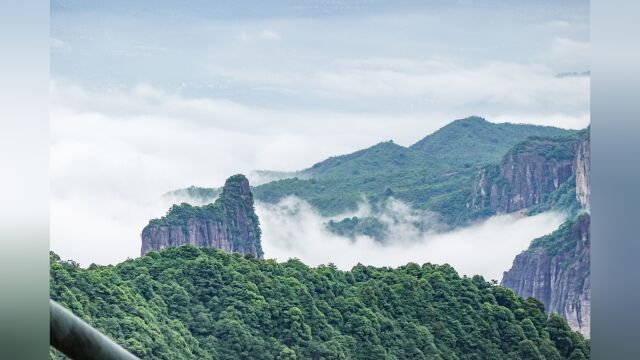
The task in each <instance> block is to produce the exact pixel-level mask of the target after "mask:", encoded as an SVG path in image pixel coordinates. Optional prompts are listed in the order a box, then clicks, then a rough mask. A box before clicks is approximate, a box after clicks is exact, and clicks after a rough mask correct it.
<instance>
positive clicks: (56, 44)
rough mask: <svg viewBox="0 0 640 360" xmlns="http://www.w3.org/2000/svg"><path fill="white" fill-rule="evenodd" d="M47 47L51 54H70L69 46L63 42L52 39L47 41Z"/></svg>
mask: <svg viewBox="0 0 640 360" xmlns="http://www.w3.org/2000/svg"><path fill="white" fill-rule="evenodd" d="M49 46H50V48H51V51H52V52H55V53H69V52H71V45H69V43H67V42H66V41H64V40H61V39H58V38H54V37H52V38H51V39H50V40H49Z"/></svg>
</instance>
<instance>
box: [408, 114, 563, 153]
mask: <svg viewBox="0 0 640 360" xmlns="http://www.w3.org/2000/svg"><path fill="white" fill-rule="evenodd" d="M571 133H572V131H567V130H563V129H558V128H555V127H551V126H536V125H525V124H510V123H503V124H492V123H489V122H487V121H486V120H484V119H483V118H480V117H477V116H473V117H469V118H466V119H461V120H456V121H454V122H452V123H450V124H449V125H447V126H445V127H443V128H442V129H440V130H438V131H436V132H435V133H433V134H432V135H429V136H427V137H425V138H424V139H422V140H420V141H419V142H417V143H415V144H414V145H412V146H411V149H414V150H420V151H422V152H424V153H427V154H429V155H430V156H433V157H435V158H437V159H441V160H446V161H450V162H468V163H471V164H482V163H494V162H498V161H500V159H501V158H502V156H503V155H504V154H506V153H507V151H509V150H510V149H511V148H512V147H513V146H514V145H516V144H517V143H519V142H521V141H524V140H525V139H527V138H528V137H531V136H539V137H558V136H564V135H568V134H571Z"/></svg>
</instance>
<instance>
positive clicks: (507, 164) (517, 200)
mask: <svg viewBox="0 0 640 360" xmlns="http://www.w3.org/2000/svg"><path fill="white" fill-rule="evenodd" d="M588 152H589V129H588V128H587V129H585V130H582V131H580V132H577V133H574V134H571V135H569V136H564V137H531V138H529V139H527V140H525V141H523V142H521V143H519V144H517V145H516V146H515V147H513V148H512V149H511V150H510V151H509V152H508V153H507V154H506V155H505V156H504V157H503V159H502V162H501V163H500V164H496V165H489V166H486V167H485V168H484V169H483V170H482V171H480V172H479V174H478V175H477V177H476V181H475V182H474V186H473V197H472V200H471V207H472V208H475V209H486V210H488V211H489V212H491V213H510V212H515V211H519V210H523V209H531V210H535V211H538V212H539V211H541V210H550V209H552V208H554V207H558V206H561V207H563V208H564V209H563V210H566V209H573V210H575V209H577V208H579V207H581V206H583V205H584V206H586V204H587V200H588V193H587V191H588V190H587V189H586V187H587V186H588V183H587V180H586V179H587V175H586V173H587V172H588V170H589V169H588V166H589V165H588V163H589V162H588V160H585V157H588V156H589V154H588ZM578 179H579V181H578ZM578 185H580V186H578ZM578 189H580V190H579V191H580V193H581V195H580V197H578V196H577V194H576V191H578ZM534 207H535V208H534Z"/></svg>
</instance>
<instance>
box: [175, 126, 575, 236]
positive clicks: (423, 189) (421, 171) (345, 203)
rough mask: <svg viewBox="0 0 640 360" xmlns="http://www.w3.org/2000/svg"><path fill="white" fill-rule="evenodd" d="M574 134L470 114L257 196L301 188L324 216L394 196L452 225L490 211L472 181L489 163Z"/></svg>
mask: <svg viewBox="0 0 640 360" xmlns="http://www.w3.org/2000/svg"><path fill="white" fill-rule="evenodd" d="M573 133H575V131H573V130H565V129H559V128H555V127H549V126H536V125H523V124H510V123H503V124H494V123H491V122H488V121H486V120H485V119H483V118H480V117H469V118H465V119H460V120H455V121H453V122H451V123H450V124H448V125H446V126H444V127H443V128H441V129H440V130H438V131H436V132H434V133H433V134H431V135H428V136H426V137H425V138H423V139H422V140H420V141H418V142H417V143H415V144H413V145H411V146H409V147H403V146H400V145H397V144H395V143H393V142H392V141H387V142H382V143H379V144H376V145H374V146H372V147H369V148H366V149H363V150H359V151H356V152H354V153H351V154H347V155H341V156H335V157H331V158H329V159H326V160H324V161H321V162H319V163H317V164H315V165H313V166H311V167H310V168H307V169H304V170H300V171H296V172H292V173H271V175H272V176H277V177H285V178H284V179H280V180H276V181H271V182H268V183H266V184H263V185H259V186H256V187H254V188H253V193H254V196H255V198H256V200H259V201H263V202H268V203H275V202H278V201H279V200H281V199H283V198H284V197H286V196H288V195H295V196H298V197H300V198H302V199H304V200H306V201H308V202H309V203H310V204H311V205H312V206H313V207H314V208H315V209H317V210H318V211H319V212H320V213H321V214H323V215H326V216H335V215H338V214H341V213H344V212H346V211H353V210H356V209H357V208H358V205H359V203H360V202H362V200H363V198H364V199H366V200H368V201H369V202H370V203H372V204H373V205H374V208H375V205H376V204H379V203H381V202H382V201H384V200H385V199H387V198H388V197H390V196H393V197H394V198H396V199H398V200H402V201H404V202H406V203H407V204H410V205H411V206H412V207H414V208H415V209H422V210H428V211H434V212H436V213H438V214H439V215H440V217H441V220H442V221H443V222H444V223H446V224H449V225H451V226H456V225H462V224H465V223H468V222H469V221H470V220H474V219H477V218H482V217H484V216H486V215H487V214H486V211H485V210H484V209H481V208H471V207H470V206H469V204H470V203H471V201H472V198H473V194H472V192H473V182H474V181H475V177H476V175H477V173H478V171H480V170H481V169H482V168H483V167H484V166H486V165H488V164H497V163H498V162H499V161H500V160H501V158H502V157H503V156H504V155H505V154H506V153H507V152H508V151H509V150H510V149H511V148H512V147H513V146H515V145H516V144H518V143H520V142H522V141H524V140H525V139H527V138H528V137H531V136H538V137H561V136H568V135H571V134H573ZM287 177H288V178H287ZM217 193H218V190H217V189H215V188H200V187H195V186H192V187H190V188H187V189H181V190H176V191H173V192H171V194H173V195H181V194H182V195H189V196H193V197H196V198H200V199H202V200H205V201H206V199H208V198H209V199H213V198H215V196H216V195H217Z"/></svg>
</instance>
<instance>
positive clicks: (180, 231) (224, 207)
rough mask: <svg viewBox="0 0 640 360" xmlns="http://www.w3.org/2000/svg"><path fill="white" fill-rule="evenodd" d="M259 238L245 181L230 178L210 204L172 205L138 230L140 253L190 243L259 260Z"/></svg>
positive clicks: (233, 177)
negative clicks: (140, 230) (164, 213)
mask: <svg viewBox="0 0 640 360" xmlns="http://www.w3.org/2000/svg"><path fill="white" fill-rule="evenodd" d="M260 236H261V232H260V226H259V221H258V216H257V215H256V213H255V210H254V204H253V195H252V193H251V189H250V187H249V181H248V180H247V178H246V177H245V176H244V175H234V176H232V177H230V178H229V179H227V181H226V182H225V185H224V188H223V189H222V192H221V194H220V197H219V198H218V199H217V200H216V201H215V202H214V203H213V204H208V205H204V206H191V205H189V204H186V203H183V204H181V205H173V206H172V207H171V209H170V210H169V211H168V212H167V215H165V216H164V217H162V218H160V219H153V220H151V221H149V224H148V225H147V226H146V227H145V228H144V229H143V230H142V248H141V254H142V255H144V254H146V253H148V252H149V251H157V250H161V249H163V248H166V247H169V246H179V245H184V244H192V245H195V246H201V247H215V248H218V249H222V250H225V251H228V252H237V253H241V254H253V255H254V256H256V257H258V258H262V256H263V252H262V245H261V243H260Z"/></svg>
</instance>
